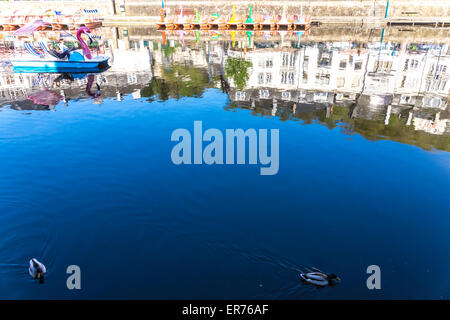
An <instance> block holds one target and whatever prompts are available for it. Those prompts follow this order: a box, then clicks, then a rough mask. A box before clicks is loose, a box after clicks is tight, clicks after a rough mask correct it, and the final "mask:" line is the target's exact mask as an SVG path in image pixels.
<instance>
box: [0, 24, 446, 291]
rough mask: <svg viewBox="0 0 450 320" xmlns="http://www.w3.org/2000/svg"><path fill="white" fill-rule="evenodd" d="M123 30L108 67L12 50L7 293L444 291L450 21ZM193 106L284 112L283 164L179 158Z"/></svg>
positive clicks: (1, 140) (6, 115) (3, 168)
mask: <svg viewBox="0 0 450 320" xmlns="http://www.w3.org/2000/svg"><path fill="white" fill-rule="evenodd" d="M379 31H380V30H377V32H379ZM421 32H422V31H421ZM152 34H153V33H152ZM313 35H314V31H313V30H311V36H313ZM125 36H126V37H125ZM129 36H131V38H132V36H133V35H132V34H131V33H130V34H129V33H127V34H126V35H125V33H123V34H122V33H119V39H114V41H115V42H114V41H113V40H111V39H109V38H108V37H107V36H104V42H105V43H107V44H106V45H105V46H106V48H103V49H102V50H103V52H104V54H107V55H111V56H112V57H113V59H112V62H111V68H110V69H108V70H106V71H104V72H103V73H97V74H89V75H88V74H46V73H42V74H38V73H30V74H27V73H14V71H13V70H12V68H11V66H10V65H9V63H8V60H9V59H10V56H3V58H2V59H3V60H2V62H1V66H2V70H3V71H2V72H1V73H0V77H1V81H2V83H1V86H2V89H1V90H2V95H1V97H0V298H3V299H48V298H53V299H54V298H57V299H100V298H102V299H104V298H127V299H130V298H131V299H186V298H189V299H190V298H193V299H196V298H201V299H216V298H217V299H241V298H242V299H347V298H357V299H449V298H450V289H449V288H450V272H449V270H450V242H449V230H450V210H449V191H450V154H449V152H450V112H449V103H448V95H449V89H450V81H447V80H448V78H449V76H450V50H449V46H448V41H447V43H445V42H442V41H440V40H439V41H438V40H436V41H434V42H430V40H429V39H428V40H427V41H428V42H427V43H421V42H417V41H412V40H410V41H408V40H404V41H400V40H398V41H395V40H389V39H384V40H382V41H380V40H381V39H379V40H378V41H369V42H353V41H351V40H346V41H335V40H330V41H325V40H320V41H319V40H311V39H308V35H307V34H306V35H297V34H292V35H287V36H286V37H284V35H281V36H279V35H277V36H273V38H271V35H270V34H265V35H262V36H260V37H259V38H258V37H252V36H251V35H248V34H245V33H242V34H227V35H221V36H220V35H219V36H217V35H208V34H207V35H205V34H196V33H191V34H188V33H186V34H181V33H178V34H177V33H173V34H167V35H164V37H161V35H158V37H153V38H151V37H150V36H149V37H147V38H146V36H145V35H139V37H137V36H136V37H135V38H133V39H135V40H130V39H129V38H128V37H129ZM99 38H100V37H99ZM136 39H137V40H136ZM16 51H17V50H16ZM49 91H51V92H53V97H54V100H53V101H51V102H48V101H46V102H40V101H39V99H35V100H33V99H32V96H33V94H36V93H38V92H47V94H48V92H49ZM50 95H52V94H50ZM194 121H202V126H203V131H206V130H207V129H210V128H215V129H218V130H219V131H220V132H222V133H223V134H224V135H225V132H226V130H227V129H237V128H242V129H244V130H247V129H256V130H258V129H269V130H273V129H278V130H279V170H278V173H277V174H275V175H260V168H261V166H262V165H260V164H259V163H258V164H249V163H248V161H246V163H245V164H240V165H237V164H236V165H227V164H223V165H219V164H213V165H206V164H197V165H194V164H192V165H188V164H181V165H175V164H174V163H173V161H172V159H171V152H172V149H173V147H174V146H175V145H176V143H177V142H174V141H171V135H172V133H173V132H174V130H176V129H178V128H185V129H187V130H188V131H189V132H191V134H192V135H193V134H194ZM205 144H206V143H205ZM32 257H35V258H37V259H38V260H40V261H42V262H43V263H45V265H46V267H47V271H48V272H47V275H46V278H45V282H44V284H39V283H38V282H36V281H34V280H32V279H31V278H30V276H29V275H28V270H27V264H28V260H29V259H30V258H32ZM70 265H77V266H79V268H80V270H81V290H69V289H68V288H67V286H66V280H67V278H68V277H69V274H67V273H66V270H67V267H68V266H70ZM371 265H377V266H379V267H380V270H381V290H369V289H368V288H367V285H366V280H367V278H368V277H369V274H367V273H366V270H367V268H368V267H369V266H371ZM310 268H319V269H320V270H324V271H325V272H332V273H335V274H337V275H338V276H339V277H340V278H341V280H342V281H341V283H339V284H338V285H336V286H333V287H327V288H324V289H317V288H315V287H313V286H309V285H306V284H304V283H302V282H301V281H300V280H299V273H300V272H302V271H307V270H309V269H310Z"/></svg>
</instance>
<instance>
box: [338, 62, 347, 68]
mask: <svg viewBox="0 0 450 320" xmlns="http://www.w3.org/2000/svg"><path fill="white" fill-rule="evenodd" d="M346 67H347V60H341V61H340V62H339V69H341V70H343V69H345V68H346Z"/></svg>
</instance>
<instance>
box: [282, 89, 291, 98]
mask: <svg viewBox="0 0 450 320" xmlns="http://www.w3.org/2000/svg"><path fill="white" fill-rule="evenodd" d="M281 98H282V99H284V100H289V99H290V98H291V93H290V92H289V91H283V92H282V93H281Z"/></svg>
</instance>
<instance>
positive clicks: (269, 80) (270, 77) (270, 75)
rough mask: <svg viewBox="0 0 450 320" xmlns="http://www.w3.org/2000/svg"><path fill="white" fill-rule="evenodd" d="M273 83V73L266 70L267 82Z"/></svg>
mask: <svg viewBox="0 0 450 320" xmlns="http://www.w3.org/2000/svg"><path fill="white" fill-rule="evenodd" d="M271 83H272V73H269V72H266V84H271Z"/></svg>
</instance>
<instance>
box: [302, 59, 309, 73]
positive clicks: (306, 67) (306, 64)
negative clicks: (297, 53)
mask: <svg viewBox="0 0 450 320" xmlns="http://www.w3.org/2000/svg"><path fill="white" fill-rule="evenodd" d="M308 64H309V57H308V56H305V58H304V59H303V70H308Z"/></svg>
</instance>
